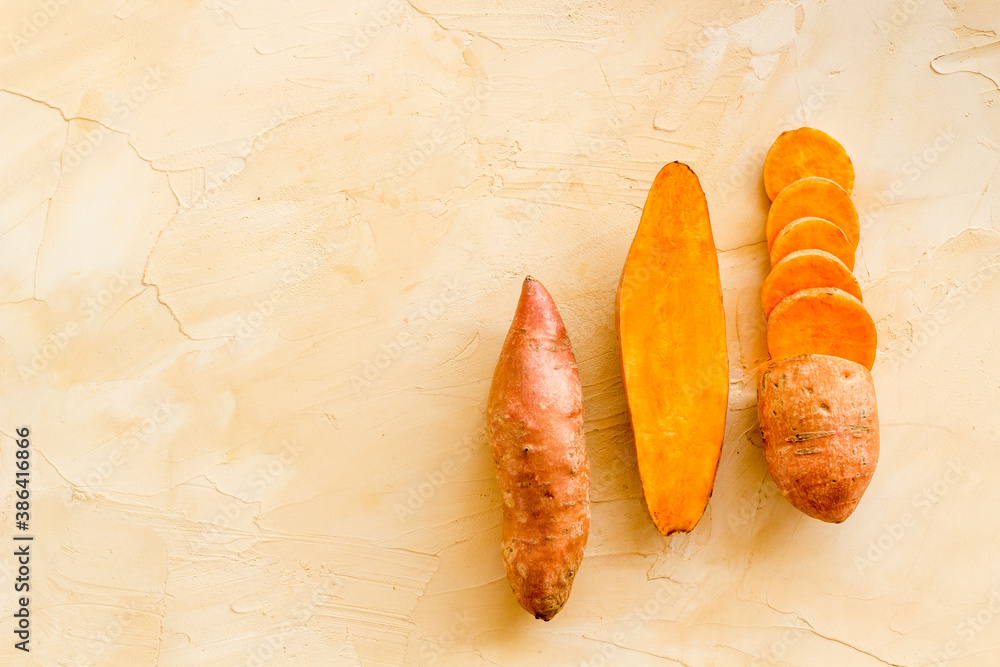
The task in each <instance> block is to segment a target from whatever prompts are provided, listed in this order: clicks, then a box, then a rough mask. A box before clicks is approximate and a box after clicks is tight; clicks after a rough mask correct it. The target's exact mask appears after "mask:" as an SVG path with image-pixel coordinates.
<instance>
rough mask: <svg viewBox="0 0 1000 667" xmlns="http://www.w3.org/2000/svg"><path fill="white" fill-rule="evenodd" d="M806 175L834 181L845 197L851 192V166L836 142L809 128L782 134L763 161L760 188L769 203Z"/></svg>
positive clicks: (819, 131)
mask: <svg viewBox="0 0 1000 667" xmlns="http://www.w3.org/2000/svg"><path fill="white" fill-rule="evenodd" d="M807 176H822V177H823V178H829V179H830V180H832V181H835V182H836V183H838V184H839V185H840V187H842V188H844V190H845V191H846V192H847V194H851V190H853V189H854V165H853V164H851V158H850V157H849V156H848V155H847V151H845V150H844V147H843V146H841V145H840V143H839V142H838V141H837V140H836V139H834V138H833V137H831V136H830V135H829V134H827V133H826V132H823V131H821V130H817V129H815V128H811V127H800V128H799V129H797V130H789V131H787V132H782V133H781V135H780V136H779V137H778V138H777V139H775V140H774V143H773V144H771V149H770V150H769V151H768V152H767V157H765V158H764V189H765V190H766V191H767V197H768V199H770V200H771V201H774V198H775V197H777V196H778V193H779V192H781V191H782V190H783V189H784V188H786V187H787V186H789V185H791V184H792V183H794V182H795V181H797V180H799V179H801V178H806V177H807Z"/></svg>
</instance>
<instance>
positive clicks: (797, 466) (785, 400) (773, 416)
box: [757, 354, 879, 523]
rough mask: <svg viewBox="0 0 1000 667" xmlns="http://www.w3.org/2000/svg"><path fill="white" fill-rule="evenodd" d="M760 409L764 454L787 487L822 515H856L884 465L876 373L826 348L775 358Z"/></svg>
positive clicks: (763, 378) (762, 383)
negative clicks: (825, 351)
mask: <svg viewBox="0 0 1000 667" xmlns="http://www.w3.org/2000/svg"><path fill="white" fill-rule="evenodd" d="M757 413H758V416H759V417H760V431H761V435H762V436H763V439H764V459H765V461H766V462H767V469H768V471H769V472H770V473H771V478H772V479H773V480H774V484H775V486H777V487H778V490H779V491H781V494H782V495H783V496H785V498H787V499H788V501H789V502H791V503H792V505H794V506H795V507H796V508H798V509H799V510H801V511H802V512H805V513H806V514H808V515H809V516H811V517H815V518H817V519H821V520H822V521H828V522H830V523H840V522H841V521H843V520H844V519H846V518H847V517H849V516H850V515H851V512H853V511H854V509H855V508H856V507H857V506H858V502H859V501H860V500H861V496H862V495H863V494H864V492H865V489H867V488H868V483H869V482H870V481H871V479H872V475H873V474H874V473H875V466H876V465H877V464H878V456H879V428H878V408H877V406H876V403H875V385H874V383H873V382H872V376H871V373H869V372H868V371H867V370H865V369H864V368H862V367H861V365H860V364H856V363H854V362H853V361H848V360H846V359H839V358H837V357H830V356H825V355H821V354H807V355H803V356H799V357H791V358H788V359H778V360H775V361H770V362H768V363H767V364H764V365H763V366H761V368H760V369H759V371H758V373H757Z"/></svg>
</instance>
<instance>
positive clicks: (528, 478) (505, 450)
mask: <svg viewBox="0 0 1000 667" xmlns="http://www.w3.org/2000/svg"><path fill="white" fill-rule="evenodd" d="M486 416H487V433H488V439H489V443H490V453H491V454H492V457H493V463H494V466H495V470H496V476H497V482H498V483H499V485H500V495H501V498H502V504H503V525H502V530H501V541H502V549H501V555H502V558H503V563H504V567H505V569H506V571H507V579H508V581H509V582H510V586H511V589H512V590H513V591H514V597H515V598H517V601H518V602H519V603H520V605H521V606H522V607H524V609H526V610H527V611H529V612H531V613H532V614H534V615H535V618H540V619H542V620H545V621H548V620H550V619H552V617H553V616H555V615H556V613H557V612H558V611H559V610H560V609H562V607H563V605H564V604H566V600H567V599H568V598H569V593H570V589H571V588H572V586H573V579H574V577H575V576H576V573H577V571H578V570H579V568H580V562H581V560H582V559H583V550H584V547H585V546H586V544H587V535H588V533H589V531H590V464H589V462H588V459H587V449H586V446H585V442H584V432H583V390H582V387H581V385H580V375H579V372H578V371H577V368H576V360H575V358H574V356H573V350H572V348H571V347H570V342H569V336H568V335H567V333H566V327H565V326H564V325H563V321H562V318H561V317H560V316H559V311H558V310H557V309H556V305H555V302H554V301H553V300H552V297H551V296H550V295H549V293H548V291H547V290H546V289H545V288H544V287H543V286H542V284H541V283H540V282H538V281H537V280H535V279H534V278H531V277H530V276H529V277H528V278H525V280H524V284H523V286H522V289H521V298H520V301H519V302H518V304H517V310H516V312H515V313H514V320H513V322H511V325H510V331H509V332H508V333H507V339H506V340H505V342H504V345H503V349H502V351H501V352H500V360H499V361H498V362H497V367H496V371H495V372H494V374H493V384H492V386H491V387H490V396H489V401H488V404H487V415H486Z"/></svg>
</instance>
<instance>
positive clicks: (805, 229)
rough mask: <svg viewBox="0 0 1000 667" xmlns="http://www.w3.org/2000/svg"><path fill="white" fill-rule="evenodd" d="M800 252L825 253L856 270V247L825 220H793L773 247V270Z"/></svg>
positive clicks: (814, 218) (812, 218)
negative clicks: (820, 251)
mask: <svg viewBox="0 0 1000 667" xmlns="http://www.w3.org/2000/svg"><path fill="white" fill-rule="evenodd" d="M797 250H824V251H826V252H828V253H830V254H831V255H833V256H834V257H836V258H837V259H839V260H840V261H841V262H843V263H844V264H845V265H846V266H847V269H848V270H849V271H853V270H854V250H855V248H854V246H852V245H851V242H850V241H848V240H847V237H846V236H845V235H844V232H842V231H841V229H840V227H838V226H837V225H835V224H833V223H832V222H830V221H829V220H824V219H823V218H816V217H808V218H799V219H798V220H794V221H792V222H790V223H788V225H786V226H785V228H784V229H782V230H781V231H780V232H779V233H778V235H777V236H776V237H775V239H774V244H773V245H772V246H771V266H774V265H775V264H777V263H778V262H780V261H781V260H782V259H784V258H785V257H786V256H787V255H789V254H791V253H793V252H795V251H797Z"/></svg>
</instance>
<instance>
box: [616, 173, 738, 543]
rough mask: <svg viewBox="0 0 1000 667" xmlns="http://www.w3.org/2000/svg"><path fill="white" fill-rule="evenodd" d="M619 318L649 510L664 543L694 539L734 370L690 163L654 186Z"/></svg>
mask: <svg viewBox="0 0 1000 667" xmlns="http://www.w3.org/2000/svg"><path fill="white" fill-rule="evenodd" d="M616 319H617V328H618V341H619V348H620V351H621V358H622V380H623V384H624V387H625V396H626V399H627V401H628V408H629V414H630V416H631V420H632V431H633V434H634V436H635V447H636V455H637V459H638V465H639V475H640V477H641V480H642V488H643V493H644V495H645V497H646V506H647V507H648V508H649V513H650V516H651V517H652V519H653V523H654V524H656V527H657V529H658V530H659V531H660V532H661V533H663V534H664V535H669V534H670V533H674V532H677V531H690V530H691V529H693V528H694V527H695V525H697V523H698V521H699V519H701V516H702V514H703V513H704V511H705V507H706V505H707V504H708V499H709V497H710V496H711V494H712V487H713V485H714V483H715V473H716V470H717V468H718V465H719V456H720V453H721V449H722V439H723V434H724V431H725V425H726V404H727V400H728V396H729V365H728V361H727V357H726V328H725V327H726V325H725V317H724V315H723V311H722V287H721V282H720V279H719V263H718V257H717V256H716V250H715V241H714V239H713V237H712V226H711V223H710V221H709V217H708V204H707V202H706V201H705V194H704V192H703V191H702V189H701V184H700V183H699V181H698V177H697V176H696V175H695V174H694V172H693V171H691V169H690V168H689V167H688V166H687V165H684V164H681V163H680V162H673V163H671V164H668V165H666V166H665V167H663V169H661V170H660V173H659V174H657V176H656V179H655V180H654V181H653V185H652V187H651V188H650V191H649V196H648V197H647V199H646V205H645V207H644V208H643V211H642V218H641V220H640V221H639V228H638V230H637V231H636V234H635V238H634V240H633V241H632V246H631V248H629V251H628V257H627V258H626V260H625V267H624V270H623V271H622V277H621V282H620V283H619V286H618V298H617V306H616Z"/></svg>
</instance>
